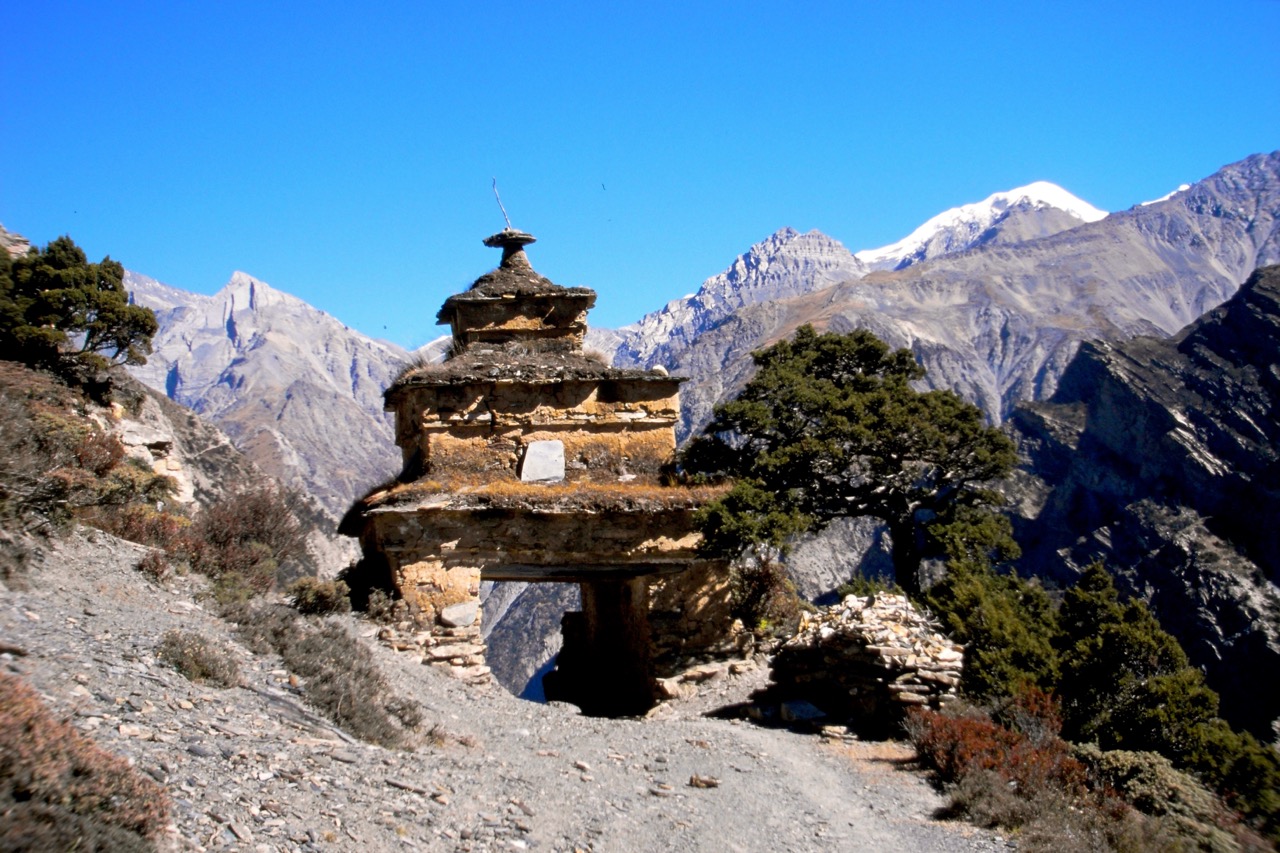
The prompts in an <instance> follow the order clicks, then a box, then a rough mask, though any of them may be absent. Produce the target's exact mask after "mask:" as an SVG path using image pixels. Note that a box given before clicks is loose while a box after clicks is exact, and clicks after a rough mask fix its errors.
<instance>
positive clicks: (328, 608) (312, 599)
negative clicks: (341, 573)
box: [289, 577, 351, 616]
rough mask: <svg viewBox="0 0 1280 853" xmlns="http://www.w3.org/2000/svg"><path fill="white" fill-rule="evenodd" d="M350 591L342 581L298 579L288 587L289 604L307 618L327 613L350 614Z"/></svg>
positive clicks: (310, 578)
mask: <svg viewBox="0 0 1280 853" xmlns="http://www.w3.org/2000/svg"><path fill="white" fill-rule="evenodd" d="M350 595H351V591H350V590H349V589H347V585H346V584H345V583H343V582H342V581H322V580H320V579H319V578H312V577H305V578H298V579H297V580H296V581H294V582H293V583H292V584H290V585H289V596H290V603H291V604H292V605H293V608H294V610H297V611H298V612H299V613H302V614H304V615H307V616H316V615H324V614H327V613H350V612H351V598H350Z"/></svg>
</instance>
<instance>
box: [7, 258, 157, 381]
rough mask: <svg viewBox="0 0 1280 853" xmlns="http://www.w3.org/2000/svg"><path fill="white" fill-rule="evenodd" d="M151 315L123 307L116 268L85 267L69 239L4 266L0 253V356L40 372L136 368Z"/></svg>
mask: <svg viewBox="0 0 1280 853" xmlns="http://www.w3.org/2000/svg"><path fill="white" fill-rule="evenodd" d="M156 329H157V324H156V318H155V314H154V313H153V312H152V311H151V310H150V309H148V308H143V307H141V306H138V305H131V304H129V294H128V293H127V292H126V291H125V288H124V267H122V266H121V265H120V263H119V262H117V261H113V260H111V258H109V257H107V258H103V259H102V260H101V261H100V262H99V263H96V264H91V263H89V260H88V258H87V257H86V256H85V253H84V252H83V251H82V250H81V249H80V247H79V246H77V245H76V244H75V243H74V242H73V241H72V240H71V238H70V237H65V236H64V237H59V238H58V239H56V240H54V241H53V242H51V243H50V244H49V245H47V246H46V247H45V248H44V249H43V250H37V249H34V248H33V249H32V250H31V251H29V252H28V253H27V254H25V255H22V256H19V257H17V258H14V259H12V260H10V259H9V257H8V256H7V255H6V254H5V253H3V252H0V358H5V359H9V360H12V361H22V362H25V363H27V364H35V365H41V366H46V367H62V366H69V365H87V366H90V367H100V366H105V364H107V363H114V364H143V363H145V362H146V360H147V359H146V356H147V354H148V353H150V352H151V336H152V335H154V334H155V332H156Z"/></svg>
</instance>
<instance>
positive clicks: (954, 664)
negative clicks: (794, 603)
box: [767, 594, 964, 732]
mask: <svg viewBox="0 0 1280 853" xmlns="http://www.w3.org/2000/svg"><path fill="white" fill-rule="evenodd" d="M963 661H964V648H963V647H962V646H960V645H957V644H956V643H953V642H952V641H951V640H949V639H947V638H946V637H945V636H943V635H942V634H941V633H940V632H939V630H938V626H937V625H936V624H935V623H934V622H933V621H932V620H931V619H930V618H929V617H928V616H927V614H925V613H922V612H921V611H919V610H917V609H916V608H915V607H914V606H913V605H912V604H911V602H910V601H908V600H907V598H906V596H903V595H888V594H879V595H874V596H868V597H866V598H860V597H858V596H854V595H850V596H847V597H846V598H845V599H844V601H843V602H841V603H840V604H838V605H835V606H833V607H831V608H830V609H828V610H825V611H822V612H820V613H817V614H809V613H806V614H804V615H803V617H802V619H801V623H800V631H799V632H798V633H797V634H796V636H794V637H792V638H791V639H790V640H788V641H787V642H786V643H785V644H784V645H783V646H782V648H781V649H779V651H778V653H777V654H776V655H775V656H774V660H773V670H772V677H773V684H772V685H771V686H770V687H769V689H768V691H767V693H768V697H769V699H770V700H772V701H786V700H792V699H803V700H807V701H809V702H811V703H813V704H814V705H816V706H817V707H818V708H819V709H821V710H822V711H823V712H825V713H826V714H827V715H828V716H829V717H831V718H834V719H841V720H847V721H849V722H851V723H853V724H856V725H858V726H861V727H864V728H867V729H870V730H875V731H888V732H892V731H893V730H894V727H895V726H897V725H898V724H899V723H900V722H901V720H902V717H903V715H904V713H905V710H906V708H908V707H910V706H912V705H927V706H930V707H933V708H938V707H941V706H942V705H943V704H945V703H946V702H949V701H951V700H952V699H954V698H955V697H956V690H957V688H958V686H959V684H960V675H961V672H962V669H963Z"/></svg>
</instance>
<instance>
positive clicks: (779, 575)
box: [729, 558, 800, 636]
mask: <svg viewBox="0 0 1280 853" xmlns="http://www.w3.org/2000/svg"><path fill="white" fill-rule="evenodd" d="M729 584H730V596H731V599H730V602H731V605H732V608H733V615H734V616H736V617H738V618H739V619H741V620H742V622H743V624H744V625H747V626H748V627H750V628H752V629H754V630H755V631H756V632H757V633H760V634H765V635H770V636H790V635H792V634H794V633H795V632H796V628H797V626H799V624H800V595H799V594H798V593H797V592H796V588H795V585H794V584H793V583H792V582H791V578H789V577H788V576H787V570H786V568H785V567H784V566H783V565H782V564H781V563H779V562H777V561H776V560H770V559H756V558H744V559H742V560H738V561H736V562H734V563H733V564H732V565H731V566H730V568H729Z"/></svg>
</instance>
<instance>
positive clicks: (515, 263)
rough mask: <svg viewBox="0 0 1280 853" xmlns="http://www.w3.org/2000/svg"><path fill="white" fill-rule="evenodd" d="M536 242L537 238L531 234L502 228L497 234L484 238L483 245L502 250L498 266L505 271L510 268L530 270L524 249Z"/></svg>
mask: <svg viewBox="0 0 1280 853" xmlns="http://www.w3.org/2000/svg"><path fill="white" fill-rule="evenodd" d="M536 242H538V238H537V237H535V236H533V235H532V234H530V233H528V232H526V231H520V230H518V229H516V228H510V227H507V228H503V229H502V230H501V231H499V232H498V233H497V234H494V235H492V236H489V237H485V238H484V244H485V245H486V246H488V247H489V248H491V249H498V248H501V249H502V263H501V264H499V266H500V267H504V268H506V269H511V268H512V267H524V268H528V269H532V266H531V265H530V264H529V258H528V256H527V255H525V253H524V247H525V246H527V245H529V244H530V243H536Z"/></svg>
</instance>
